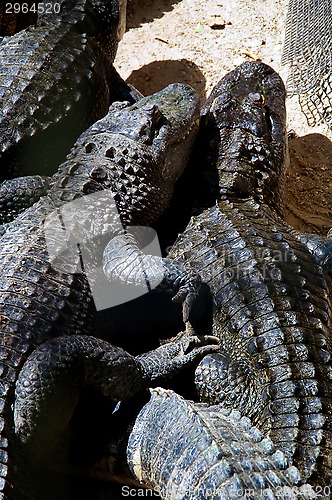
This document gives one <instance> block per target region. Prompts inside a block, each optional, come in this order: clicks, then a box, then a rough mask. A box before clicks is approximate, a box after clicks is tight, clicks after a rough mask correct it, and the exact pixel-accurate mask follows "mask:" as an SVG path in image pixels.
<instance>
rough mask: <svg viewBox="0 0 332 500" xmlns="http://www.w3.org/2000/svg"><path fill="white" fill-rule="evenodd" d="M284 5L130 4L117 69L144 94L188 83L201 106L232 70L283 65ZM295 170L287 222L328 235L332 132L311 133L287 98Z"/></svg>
mask: <svg viewBox="0 0 332 500" xmlns="http://www.w3.org/2000/svg"><path fill="white" fill-rule="evenodd" d="M287 3H288V2H287V1H282V0H250V1H249V0H223V1H220V0H208V1H205V2H204V1H203V2H202V0H129V3H128V11H127V31H126V33H125V35H124V38H123V40H122V41H121V43H120V46H119V50H118V54H117V57H116V61H115V65H116V67H117V69H118V71H119V72H120V74H121V75H122V77H123V78H125V79H126V80H128V81H129V82H130V83H132V84H133V85H135V86H136V87H137V88H138V89H139V90H140V91H141V92H142V93H143V94H150V93H153V92H155V91H157V90H160V89H161V88H163V87H165V86H166V85H168V84H169V83H172V82H186V83H189V84H190V85H192V86H193V87H194V88H195V89H196V90H197V92H198V93H199V94H200V96H201V98H202V101H203V100H204V99H205V98H206V96H207V95H209V93H210V91H211V89H212V87H213V86H214V85H215V84H216V83H217V82H218V80H219V79H220V78H221V77H222V76H223V75H224V74H225V73H226V72H228V71H230V70H232V69H233V68H234V67H235V66H236V65H238V64H240V63H241V62H243V61H246V60H250V59H253V58H260V59H261V60H262V61H263V62H265V63H267V64H269V65H271V66H272V67H273V68H274V69H275V70H276V71H278V72H279V73H280V74H281V76H282V77H283V79H284V80H286V78H287V68H285V67H281V54H282V47H283V39H284V31H285V19H286V13H287ZM287 112H288V130H289V132H290V140H289V148H290V158H291V162H290V167H289V169H288V174H287V183H286V191H285V205H286V210H285V217H286V220H287V221H288V222H289V223H290V224H292V225H293V226H294V227H295V228H297V229H300V230H306V231H311V232H320V233H321V234H325V233H326V230H327V229H328V228H329V227H331V226H332V203H331V201H332V193H331V191H332V182H331V173H332V166H331V164H332V162H331V160H332V143H331V140H332V131H331V130H329V129H328V128H327V127H326V126H319V127H314V128H312V127H309V126H308V125H307V123H306V118H305V116H304V115H303V113H302V112H301V110H300V107H299V105H298V102H297V98H296V97H293V98H289V99H287Z"/></svg>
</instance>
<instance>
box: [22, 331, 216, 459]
mask: <svg viewBox="0 0 332 500" xmlns="http://www.w3.org/2000/svg"><path fill="white" fill-rule="evenodd" d="M216 341H217V339H216V338H215V337H209V336H206V337H201V338H198V337H188V336H183V337H182V338H180V339H178V340H176V341H174V342H172V343H169V344H164V345H163V346H161V347H159V348H158V349H156V350H154V351H150V352H148V353H145V354H142V355H140V356H137V357H133V356H131V355H130V354H128V353H127V352H126V351H124V350H123V349H121V348H120V347H115V346H112V345H111V344H109V343H108V342H105V341H102V340H100V339H97V338H94V337H88V336H85V335H74V336H70V337H61V338H56V339H53V340H51V341H48V342H46V343H45V344H42V345H41V346H40V347H39V348H37V349H36V350H35V351H34V352H33V353H32V354H31V355H30V357H29V358H28V360H27V361H26V363H25V364H24V366H23V368H22V370H21V372H20V375H19V378H18V381H17V383H16V398H15V408H14V412H15V431H16V435H17V436H18V438H19V440H20V442H21V443H22V445H23V449H24V453H25V454H26V456H29V458H30V460H31V462H32V463H35V462H38V461H39V459H40V458H41V457H42V456H43V455H44V454H45V450H46V451H47V450H48V449H49V448H50V447H52V445H54V444H55V443H56V442H57V440H58V439H59V438H60V436H61V435H62V433H63V431H64V430H65V428H66V427H67V424H68V422H69V420H70V418H71V417H72V415H73V413H74V410H75V407H76V405H77V402H78V400H79V398H80V396H81V394H82V392H83V390H84V389H86V388H90V389H92V390H94V391H96V392H99V393H102V394H103V395H105V396H107V397H108V398H109V399H110V400H112V401H115V402H116V401H120V400H124V399H129V398H130V397H132V396H133V395H135V394H137V393H138V392H140V391H141V390H143V389H145V388H147V387H149V386H153V385H155V384H160V383H161V382H163V381H164V380H165V379H167V378H169V377H171V376H173V375H174V374H176V373H177V372H178V371H179V370H181V369H182V368H184V367H185V366H187V365H188V364H189V363H191V362H193V361H195V360H196V359H198V358H200V357H202V356H203V355H205V354H207V353H209V352H211V351H214V350H215V349H217V345H213V343H214V344H215V343H216Z"/></svg>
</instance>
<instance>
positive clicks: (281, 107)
mask: <svg viewBox="0 0 332 500" xmlns="http://www.w3.org/2000/svg"><path fill="white" fill-rule="evenodd" d="M285 123H286V122H285V89H284V85H283V82H282V80H281V79H280V77H279V76H278V75H277V74H276V73H275V72H274V71H273V69H272V68H269V67H268V66H266V65H264V64H262V63H258V62H255V63H245V64H243V65H241V66H239V67H238V68H237V69H235V70H234V71H232V72H231V73H229V74H228V75H226V76H225V77H224V78H223V79H222V80H221V81H220V82H219V84H218V85H217V86H216V88H215V89H214V91H213V92H212V94H211V97H210V98H209V99H208V101H207V103H206V105H205V106H204V108H203V110H202V130H201V142H200V146H199V147H198V148H197V149H198V151H201V152H202V158H201V161H202V164H201V166H202V170H203V173H204V178H205V179H206V180H207V181H208V182H209V184H210V183H211V192H210V194H209V196H208V198H209V202H210V203H211V201H212V205H213V206H212V207H210V208H208V209H206V210H205V211H202V213H201V214H200V215H198V216H195V217H193V218H192V219H191V221H190V223H189V225H188V227H187V228H186V230H185V231H184V233H183V234H181V235H180V236H179V237H178V240H177V242H176V243H175V245H174V246H173V248H172V250H171V252H170V253H169V255H168V256H167V259H163V260H162V259H160V258H158V257H153V256H146V255H142V252H140V250H139V249H138V248H137V247H136V248H135V247H133V245H131V248H130V246H129V245H127V246H126V242H125V241H124V237H123V236H121V235H120V236H117V237H116V238H114V241H111V242H110V243H109V244H108V246H107V247H106V250H105V252H106V257H107V252H109V253H110V255H114V254H112V249H116V248H117V249H118V250H117V253H116V259H113V261H111V260H109V261H107V262H108V264H107V267H108V268H107V271H108V273H109V274H110V275H112V276H115V277H119V278H120V279H123V281H126V280H127V279H128V273H127V274H126V273H124V272H122V268H123V260H124V259H127V258H128V255H129V254H131V255H132V254H135V256H136V260H139V262H140V263H142V262H143V263H144V267H145V269H146V270H147V271H146V272H145V274H147V272H149V273H150V275H151V276H153V275H155V274H157V273H159V274H161V273H164V285H165V286H164V288H166V289H167V287H168V288H170V289H172V286H173V284H174V283H177V282H178V281H181V282H183V281H184V282H185V281H188V278H187V277H188V276H189V275H190V276H191V277H193V276H195V273H196V276H197V274H198V275H199V276H200V278H201V280H202V281H203V282H204V283H206V284H208V285H209V288H210V291H211V293H212V300H213V325H212V333H213V335H216V336H217V337H218V338H219V339H220V342H221V349H220V353H219V354H213V355H210V356H208V357H206V358H205V359H204V360H203V361H202V362H201V364H200V366H199V367H198V369H197V374H196V382H197V385H198V389H199V393H200V395H201V397H202V398H203V399H204V401H208V402H209V403H213V404H215V403H218V402H220V401H222V403H223V406H224V407H227V408H232V409H238V410H240V412H241V414H243V415H246V416H248V417H250V418H252V420H253V423H254V424H255V425H257V426H258V427H259V429H260V430H262V431H263V432H264V433H265V434H268V435H269V436H270V437H271V439H272V441H273V443H274V444H275V446H276V448H277V449H280V450H281V451H283V452H284V453H285V455H286V457H287V459H288V460H289V461H290V463H292V464H293V465H295V466H296V467H297V468H298V469H299V471H300V473H301V477H302V480H303V481H308V480H309V481H310V482H312V483H316V484H317V486H318V487H322V486H324V485H327V487H329V484H330V477H331V467H332V459H331V453H330V448H331V444H332V434H331V423H332V422H331V415H332V384H331V363H332V360H331V353H332V346H331V340H330V338H331V332H330V329H331V323H332V309H331V277H330V274H329V273H330V271H331V267H332V266H331V261H332V258H331V255H332V240H331V239H328V238H325V239H324V238H319V237H317V236H314V235H301V234H298V233H296V232H295V231H294V230H293V229H292V228H291V227H289V226H288V225H287V224H285V223H284V221H283V220H282V219H281V218H280V216H279V215H278V213H279V214H281V213H282V208H283V207H282V192H283V177H284V173H285V166H286V163H287V142H286V128H285V127H286V125H285ZM122 252H124V253H123V255H124V257H123V256H121V253H122ZM129 277H130V276H129ZM143 278H144V277H143V276H141V275H140V274H138V276H137V275H136V276H135V280H136V281H137V282H140V280H142V279H143ZM149 279H150V277H149ZM199 286H200V282H199V279H198V278H197V279H196V283H194V282H193V280H192V278H191V281H190V282H189V289H190V293H191V294H192V295H194V296H195V291H194V288H195V287H198V288H199ZM182 289H185V284H183V286H182ZM183 473H185V467H184V470H183Z"/></svg>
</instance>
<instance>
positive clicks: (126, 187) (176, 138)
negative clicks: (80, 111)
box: [0, 85, 198, 499]
mask: <svg viewBox="0 0 332 500" xmlns="http://www.w3.org/2000/svg"><path fill="white" fill-rule="evenodd" d="M197 119H198V97H197V95H196V93H195V92H194V91H193V90H192V89H191V88H190V87H188V86H185V85H171V86H169V87H168V88H167V89H165V90H164V91H161V92H159V93H157V94H155V95H153V96H151V97H148V98H145V99H142V100H141V101H139V102H138V103H137V104H135V105H132V106H130V105H129V104H128V103H116V104H114V105H113V106H111V108H110V111H109V113H108V115H107V116H106V117H105V118H104V119H102V120H100V121H98V122H96V123H95V124H94V125H93V126H92V127H90V128H89V129H88V130H87V131H86V132H85V133H84V134H82V136H81V137H80V138H79V140H78V141H77V143H76V145H75V147H74V148H73V150H72V151H71V153H70V154H69V155H68V158H67V160H66V162H65V163H64V164H63V165H61V166H60V167H59V170H58V172H57V173H56V174H54V176H53V177H52V186H51V189H50V191H49V192H48V195H47V196H45V197H43V198H41V199H40V200H39V201H38V202H37V203H35V204H34V205H33V206H32V207H31V208H30V209H28V210H26V211H25V212H24V213H23V214H22V215H20V216H19V217H18V218H16V219H15V221H14V222H12V223H10V224H8V225H7V226H6V232H5V234H4V235H3V236H2V238H1V257H0V276H1V277H0V282H1V285H0V287H1V290H2V293H1V299H0V310H1V313H0V314H1V329H2V335H1V341H0V351H1V373H2V375H1V380H0V384H1V422H2V424H3V428H2V430H1V440H0V443H1V449H0V457H1V462H2V464H3V467H2V468H1V469H0V475H1V478H0V491H1V492H2V494H3V495H4V498H6V499H12V498H13V499H18V498H20V495H21V496H22V497H23V498H24V493H23V492H24V486H22V485H20V484H19V478H20V477H21V478H22V476H23V473H22V470H21V469H20V472H19V473H16V472H15V471H16V467H17V466H19V467H21V466H22V465H21V464H19V465H18V462H19V457H20V453H19V443H18V441H17V438H16V437H15V435H14V432H13V429H14V419H13V411H12V403H13V399H14V385H15V380H16V378H17V375H18V373H19V370H20V368H21V366H22V364H23V363H24V361H25V360H26V359H27V357H28V356H29V354H30V353H31V352H32V351H33V349H35V348H36V347H37V346H38V345H40V344H41V343H43V342H45V341H46V340H48V339H51V338H53V337H56V336H62V335H65V334H66V335H71V334H79V333H85V334H89V333H90V332H91V327H92V320H93V313H94V304H93V301H92V297H91V294H90V289H89V285H88V282H87V280H86V278H85V276H84V274H73V273H72V271H73V270H75V269H76V264H77V257H78V256H77V254H74V255H73V262H69V264H71V266H70V265H69V267H70V269H69V272H68V273H67V272H64V271H62V272H60V271H57V270H56V269H54V268H53V267H52V265H51V264H50V262H49V255H48V252H47V249H46V242H45V234H44V226H43V223H44V221H45V218H46V217H47V215H49V214H50V213H52V212H53V211H54V210H55V209H58V208H60V207H62V206H63V205H64V204H65V203H66V202H70V201H73V200H76V199H78V198H79V197H83V196H84V195H85V194H89V193H93V192H99V193H100V198H101V199H102V198H103V195H104V193H105V196H106V194H108V198H107V199H108V201H109V199H110V198H109V192H110V190H111V192H113V193H114V199H115V201H116V203H117V209H118V211H119V213H120V216H121V219H122V223H123V224H129V225H130V224H150V223H151V222H152V221H153V220H154V219H155V218H156V217H158V215H160V213H161V212H162V211H163V210H164V208H165V207H166V206H167V203H168V201H169V199H170V197H171V195H172V190H173V184H174V183H175V181H176V179H177V178H178V177H179V176H180V175H181V173H182V170H183V169H184V167H185V164H186V160H187V157H188V154H189V151H190V147H191V144H192V142H193V139H194V136H195V130H197ZM89 199H90V198H89V197H86V200H87V202H86V204H87V208H88V209H87V212H86V219H85V220H83V221H82V220H81V222H82V224H83V226H84V227H85V228H89V227H91V232H92V233H93V227H97V230H98V229H100V227H98V224H99V226H100V225H102V227H106V228H108V229H109V230H110V231H111V230H113V231H116V230H117V229H122V227H121V228H120V227H119V226H121V224H120V222H119V220H114V213H115V202H114V203H113V206H107V209H106V211H104V212H100V210H99V207H98V206H96V205H95V204H92V205H91V204H90V207H89ZM159 200H160V201H159ZM90 203H91V202H90ZM104 207H105V205H104ZM82 217H83V214H80V218H81V219H82ZM92 235H93V234H92ZM106 236H107V234H106Z"/></svg>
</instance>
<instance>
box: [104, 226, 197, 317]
mask: <svg viewBox="0 0 332 500" xmlns="http://www.w3.org/2000/svg"><path fill="white" fill-rule="evenodd" d="M103 269H104V272H105V274H106V276H107V277H108V278H109V279H110V280H114V279H117V280H120V282H122V283H123V284H130V285H131V286H132V285H134V286H137V287H144V288H145V289H146V287H147V288H148V289H149V290H155V291H157V292H170V293H172V294H173V295H174V296H173V299H172V300H173V301H174V302H182V303H183V321H184V323H185V324H187V323H188V322H190V323H191V319H192V316H193V314H194V309H195V308H196V305H198V302H199V301H200V299H201V298H202V297H201V292H202V289H203V282H202V280H201V278H200V276H199V274H197V273H196V272H194V271H192V270H191V269H188V268H185V267H184V266H183V265H182V264H181V263H179V262H176V261H172V260H170V259H167V258H161V257H158V256H156V255H146V254H144V253H143V251H142V249H141V246H140V245H139V242H138V241H137V239H136V237H135V236H133V235H132V234H130V233H126V234H122V235H119V236H116V237H115V238H113V239H112V240H111V241H110V242H109V243H108V245H107V246H106V248H105V251H104V257H103ZM187 326H188V325H187Z"/></svg>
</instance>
